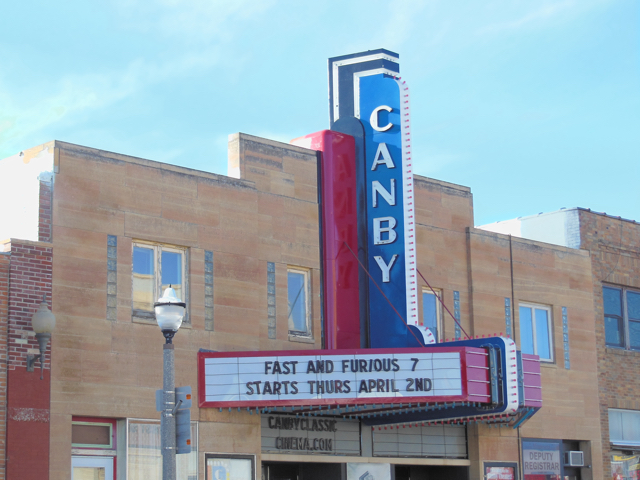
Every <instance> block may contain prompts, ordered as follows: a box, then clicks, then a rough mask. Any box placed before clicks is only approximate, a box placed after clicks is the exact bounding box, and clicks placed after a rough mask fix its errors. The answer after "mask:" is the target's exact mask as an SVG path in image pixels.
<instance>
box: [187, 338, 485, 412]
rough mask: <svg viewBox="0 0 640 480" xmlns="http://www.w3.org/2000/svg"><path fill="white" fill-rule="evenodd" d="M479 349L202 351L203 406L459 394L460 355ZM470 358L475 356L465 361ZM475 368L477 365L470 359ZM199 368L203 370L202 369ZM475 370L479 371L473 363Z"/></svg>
mask: <svg viewBox="0 0 640 480" xmlns="http://www.w3.org/2000/svg"><path fill="white" fill-rule="evenodd" d="M469 350H475V351H477V352H471V353H472V354H473V353H477V354H478V355H481V356H483V357H484V351H483V350H481V349H469V348H462V347H451V348H447V349H439V350H438V351H433V350H432V351H428V350H426V349H404V350H403V353H396V352H393V351H391V350H388V349H379V350H367V351H366V352H363V351H362V350H360V351H353V352H349V351H340V350H337V351H332V352H331V353H329V352H327V353H326V354H325V353H323V354H322V355H318V354H317V353H318V352H317V351H313V352H298V351H294V352H270V354H269V356H265V355H264V354H260V352H242V353H207V352H202V353H201V354H200V356H201V358H200V359H199V360H200V362H199V364H200V369H201V372H200V374H199V380H200V404H201V406H202V407H232V406H233V407H236V406H244V407H250V406H274V405H275V406H277V405H314V404H326V403H331V404H368V403H372V402H373V401H374V400H375V401H381V400H385V401H388V402H398V401H406V399H415V400H418V399H420V398H424V399H425V400H423V401H429V402H433V401H435V400H436V399H438V400H439V401H449V400H450V401H455V400H465V399H466V390H467V389H466V380H467V376H468V375H467V365H466V363H467V361H466V359H467V356H468V355H469V353H470V352H469ZM471 363H476V362H471ZM473 368H481V369H482V367H473ZM203 373H204V374H203ZM478 373H479V374H480V375H482V374H485V376H486V372H484V369H483V371H481V372H480V371H479V372H478Z"/></svg>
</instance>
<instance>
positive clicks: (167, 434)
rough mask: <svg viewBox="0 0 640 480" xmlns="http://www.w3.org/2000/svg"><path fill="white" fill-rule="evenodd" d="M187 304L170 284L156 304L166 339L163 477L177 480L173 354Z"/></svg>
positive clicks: (167, 479) (162, 427) (157, 316)
mask: <svg viewBox="0 0 640 480" xmlns="http://www.w3.org/2000/svg"><path fill="white" fill-rule="evenodd" d="M186 306H187V305H186V304H185V303H184V302H182V301H181V300H180V299H179V298H178V297H177V296H176V291H175V290H174V289H173V288H171V286H169V288H167V289H165V291H164V294H163V295H162V297H161V298H159V299H158V301H157V302H156V303H155V304H154V309H155V312H156V321H157V322H158V326H159V327H160V330H161V331H162V335H164V338H165V340H166V341H165V344H164V345H163V370H162V371H163V377H162V378H163V381H162V390H163V401H164V407H165V408H164V410H163V411H162V419H161V424H160V430H161V437H162V442H161V445H162V478H163V480H175V478H176V419H175V417H174V413H175V412H174V404H175V399H176V393H175V365H174V355H173V343H172V340H173V336H174V335H175V334H176V332H177V331H178V329H179V328H180V325H182V318H183V317H184V312H185V308H186Z"/></svg>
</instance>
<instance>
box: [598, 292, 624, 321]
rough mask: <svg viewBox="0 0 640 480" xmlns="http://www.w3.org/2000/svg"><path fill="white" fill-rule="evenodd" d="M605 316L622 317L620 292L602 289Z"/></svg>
mask: <svg viewBox="0 0 640 480" xmlns="http://www.w3.org/2000/svg"><path fill="white" fill-rule="evenodd" d="M602 301H603V303H604V313H605V315H618V316H619V317H621V316H622V291H621V290H620V289H618V288H610V287H602Z"/></svg>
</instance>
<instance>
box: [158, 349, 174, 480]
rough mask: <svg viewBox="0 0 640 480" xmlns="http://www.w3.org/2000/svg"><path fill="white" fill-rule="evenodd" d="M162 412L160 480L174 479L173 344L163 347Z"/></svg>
mask: <svg viewBox="0 0 640 480" xmlns="http://www.w3.org/2000/svg"><path fill="white" fill-rule="evenodd" d="M162 389H163V391H164V406H165V408H164V411H163V412H162V423H161V425H160V429H161V431H162V479H163V480H175V479H176V417H175V416H174V415H173V413H172V411H173V407H174V405H175V401H176V392H175V365H174V356H173V343H165V344H164V346H163V382H162Z"/></svg>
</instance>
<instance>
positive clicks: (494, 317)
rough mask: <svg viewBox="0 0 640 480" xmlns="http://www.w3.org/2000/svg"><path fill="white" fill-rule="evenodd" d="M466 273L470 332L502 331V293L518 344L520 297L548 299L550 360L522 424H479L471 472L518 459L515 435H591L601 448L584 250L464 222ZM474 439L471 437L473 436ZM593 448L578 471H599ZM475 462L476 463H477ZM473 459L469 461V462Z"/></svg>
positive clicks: (597, 474) (592, 474)
mask: <svg viewBox="0 0 640 480" xmlns="http://www.w3.org/2000/svg"><path fill="white" fill-rule="evenodd" d="M469 250H470V258H471V261H470V279H471V290H472V310H473V321H474V329H475V335H480V336H482V335H489V334H492V333H494V332H496V331H498V332H504V331H505V299H509V300H511V302H510V303H511V304H512V305H513V308H512V310H511V318H512V319H513V338H514V340H515V341H516V344H517V345H519V344H520V329H519V308H518V306H519V304H520V303H521V302H526V303H534V304H539V305H543V306H548V307H550V309H551V324H552V328H553V330H552V331H553V334H552V339H553V357H554V360H553V361H552V362H543V363H542V364H541V374H542V396H543V407H542V408H541V409H540V411H538V412H537V413H536V414H535V415H534V416H533V417H532V418H531V419H530V420H528V421H527V422H526V423H525V424H524V425H523V426H522V427H521V428H518V429H517V430H513V429H511V428H502V429H496V428H493V429H491V428H487V427H486V426H483V425H481V426H477V427H474V428H473V429H471V431H473V430H475V432H476V433H477V436H474V435H470V436H469V438H470V440H471V439H473V441H472V443H473V444H474V445H473V449H470V454H472V453H473V451H474V450H475V451H476V452H477V454H476V455H477V456H476V455H473V456H472V457H471V460H472V473H474V474H475V476H473V475H472V477H471V478H481V477H480V476H479V475H480V472H481V468H482V464H481V463H482V461H512V462H518V461H519V460H520V459H519V450H518V448H519V447H518V445H519V442H518V441H517V439H518V438H548V439H554V438H555V439H563V440H575V441H583V442H589V444H590V451H592V452H599V451H600V448H601V440H600V422H599V407H598V396H597V391H596V388H595V385H596V383H597V373H596V372H597V370H596V369H597V362H596V355H595V340H596V339H595V334H594V331H593V321H594V317H593V310H592V308H591V305H592V301H593V294H592V284H591V273H590V272H591V265H590V259H589V256H588V254H587V253H586V252H583V251H580V250H573V249H569V248H564V247H559V246H554V245H549V244H543V243H540V242H534V241H529V240H523V239H519V238H518V239H516V238H513V237H509V236H506V235H502V234H495V233H490V232H486V231H483V230H478V229H469ZM563 314H564V315H566V317H567V323H568V344H569V355H570V366H569V368H568V369H567V368H566V367H565V363H564V352H565V349H564V341H563V340H564V338H563V328H562V317H563ZM475 442H477V444H476V443H475ZM597 457H598V456H597V455H595V456H594V458H593V459H592V461H591V469H583V478H602V462H601V460H600V459H599V458H597ZM475 462H477V463H475ZM474 463H475V465H474Z"/></svg>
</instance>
